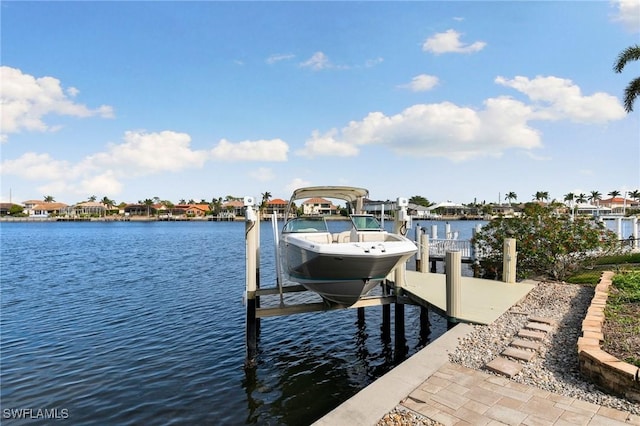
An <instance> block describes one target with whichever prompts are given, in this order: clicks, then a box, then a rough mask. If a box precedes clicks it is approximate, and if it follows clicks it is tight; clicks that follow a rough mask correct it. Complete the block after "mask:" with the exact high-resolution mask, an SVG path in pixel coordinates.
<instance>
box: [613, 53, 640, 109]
mask: <svg viewBox="0 0 640 426" xmlns="http://www.w3.org/2000/svg"><path fill="white" fill-rule="evenodd" d="M638 59H640V45H637V44H635V45H633V46H630V47H627V48H626V49H624V50H623V51H622V52H620V54H619V55H618V58H617V59H616V62H615V64H614V65H613V70H614V71H615V72H617V73H621V72H622V70H623V69H624V67H625V66H626V65H627V63H629V62H630V61H637V60H638ZM639 94H640V77H637V78H634V79H633V80H631V81H630V82H629V84H628V85H627V87H626V88H625V89H624V109H625V111H627V113H630V112H632V111H633V104H634V102H635V100H636V98H637V97H638V95H639Z"/></svg>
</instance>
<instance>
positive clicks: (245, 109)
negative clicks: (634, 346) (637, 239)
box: [0, 0, 640, 204]
mask: <svg viewBox="0 0 640 426" xmlns="http://www.w3.org/2000/svg"><path fill="white" fill-rule="evenodd" d="M0 19H1V27H0V28H1V30H0V31H1V51H0V58H1V75H0V77H1V79H0V92H1V98H2V105H1V108H2V110H1V115H2V118H1V128H0V150H1V158H0V160H1V161H0V179H1V184H0V200H1V201H3V202H8V201H12V202H17V203H20V202H22V201H25V200H32V199H43V198H44V197H45V196H52V197H54V199H55V200H56V201H58V202H64V203H67V204H73V203H77V202H81V201H85V200H87V199H89V197H91V196H96V197H97V198H98V199H102V198H103V197H105V196H106V197H108V198H110V199H112V200H114V201H116V202H117V203H120V202H127V203H135V202H137V201H139V200H144V199H147V198H150V199H152V198H154V197H158V198H160V199H161V200H170V201H173V202H174V203H175V202H177V201H178V200H180V199H184V200H189V199H194V200H196V201H199V200H202V199H204V200H207V201H210V200H212V199H214V198H215V199H218V198H223V199H224V198H226V197H227V196H235V197H244V196H254V197H256V198H257V199H260V198H261V197H262V194H265V193H267V192H268V193H269V194H270V195H271V198H282V199H288V198H289V196H290V194H291V192H292V191H293V189H295V188H298V187H302V186H315V185H349V186H359V187H364V188H367V189H369V191H370V195H371V198H372V199H374V200H395V199H396V198H398V197H407V198H409V197H412V196H415V195H419V196H422V197H425V198H427V199H428V200H429V201H431V202H434V203H437V202H442V201H447V200H450V201H452V202H457V203H471V202H474V201H475V202H494V203H495V202H504V201H505V196H506V194H507V193H509V192H514V193H515V194H516V195H517V199H516V200H517V201H520V202H526V201H530V200H532V199H533V198H534V196H535V194H536V192H541V191H542V192H547V193H548V194H549V197H550V199H558V200H562V199H563V198H564V196H565V194H568V193H571V192H574V193H576V194H579V193H585V194H587V195H588V194H590V193H591V191H599V192H600V193H602V194H603V198H608V197H607V195H606V194H608V193H609V192H611V191H614V190H616V191H620V192H621V193H624V191H632V190H638V189H640V99H638V100H637V101H636V105H635V111H633V112H631V113H629V114H628V113H626V112H625V111H624V108H623V104H622V99H623V95H624V89H625V87H626V85H627V84H628V83H629V82H630V81H631V80H632V79H634V78H636V77H638V76H639V75H640V61H635V62H631V63H629V64H627V66H626V67H625V69H624V70H623V71H622V73H615V72H614V71H613V69H612V68H613V64H614V62H615V60H616V58H617V56H618V54H619V53H620V52H621V51H622V50H623V49H625V48H627V47H629V46H632V45H634V44H638V43H640V0H624V1H611V2H609V1H586V2H580V1H531V2H521V1H492V2H486V1H472V2H462V1H448V2H444V1H442V2H437V1H424V2H385V1H380V2H368V1H364V2H340V1H334V2H308V1H304V2H297V1H289V2H270V1H261V2H210V1H194V2H172V1H145V2H58V1H55V2H53V1H49V2H47V1H37V2H22V1H20V2H18V1H6V0H5V1H2V2H1V3H0ZM512 201H513V200H512Z"/></svg>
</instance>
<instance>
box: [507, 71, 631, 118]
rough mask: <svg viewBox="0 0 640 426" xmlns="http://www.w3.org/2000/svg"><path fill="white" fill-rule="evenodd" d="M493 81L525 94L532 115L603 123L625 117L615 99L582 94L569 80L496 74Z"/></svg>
mask: <svg viewBox="0 0 640 426" xmlns="http://www.w3.org/2000/svg"><path fill="white" fill-rule="evenodd" d="M495 82H496V83H498V84H501V85H503V86H506V87H511V88H513V89H516V90H518V91H519V92H522V93H524V94H525V95H527V97H529V99H530V100H532V101H533V102H534V106H533V108H534V110H535V117H532V118H537V119H541V120H562V119H568V120H571V121H576V122H583V123H606V122H608V121H611V120H619V119H621V118H624V117H625V116H626V113H625V111H624V108H623V107H622V105H621V104H620V102H619V100H618V98H616V97H615V96H612V95H609V94H607V93H603V92H597V93H594V94H593V95H589V96H585V95H583V94H582V92H581V90H580V87H579V86H577V85H576V84H574V83H573V82H572V81H571V80H568V79H563V78H558V77H553V76H548V77H541V76H538V77H536V78H534V79H532V80H530V79H529V78H527V77H522V76H516V77H515V78H513V79H506V78H504V77H497V78H496V79H495Z"/></svg>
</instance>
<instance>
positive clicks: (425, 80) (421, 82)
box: [399, 74, 440, 92]
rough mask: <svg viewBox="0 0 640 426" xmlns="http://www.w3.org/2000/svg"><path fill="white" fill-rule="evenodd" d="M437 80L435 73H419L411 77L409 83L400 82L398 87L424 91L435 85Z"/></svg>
mask: <svg viewBox="0 0 640 426" xmlns="http://www.w3.org/2000/svg"><path fill="white" fill-rule="evenodd" d="M439 81H440V80H439V79H438V77H436V76H435V75H428V74H420V75H417V76H415V77H413V78H412V79H411V82H410V83H407V84H402V85H400V86H399V87H401V88H403V89H409V90H411V91H413V92H426V91H428V90H431V89H433V88H434V87H436V86H437V85H438V82H439Z"/></svg>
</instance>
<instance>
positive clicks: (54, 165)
mask: <svg viewBox="0 0 640 426" xmlns="http://www.w3.org/2000/svg"><path fill="white" fill-rule="evenodd" d="M70 168H71V165H70V164H69V163H68V162H66V161H58V160H54V159H53V158H51V156H50V155H49V154H37V153H35V152H25V153H24V154H22V155H21V156H20V157H18V158H16V159H15V160H5V161H3V162H2V164H0V172H1V173H2V174H8V175H15V176H19V177H21V178H23V179H26V180H56V179H59V178H60V177H61V176H64V175H65V173H69V172H70Z"/></svg>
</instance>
